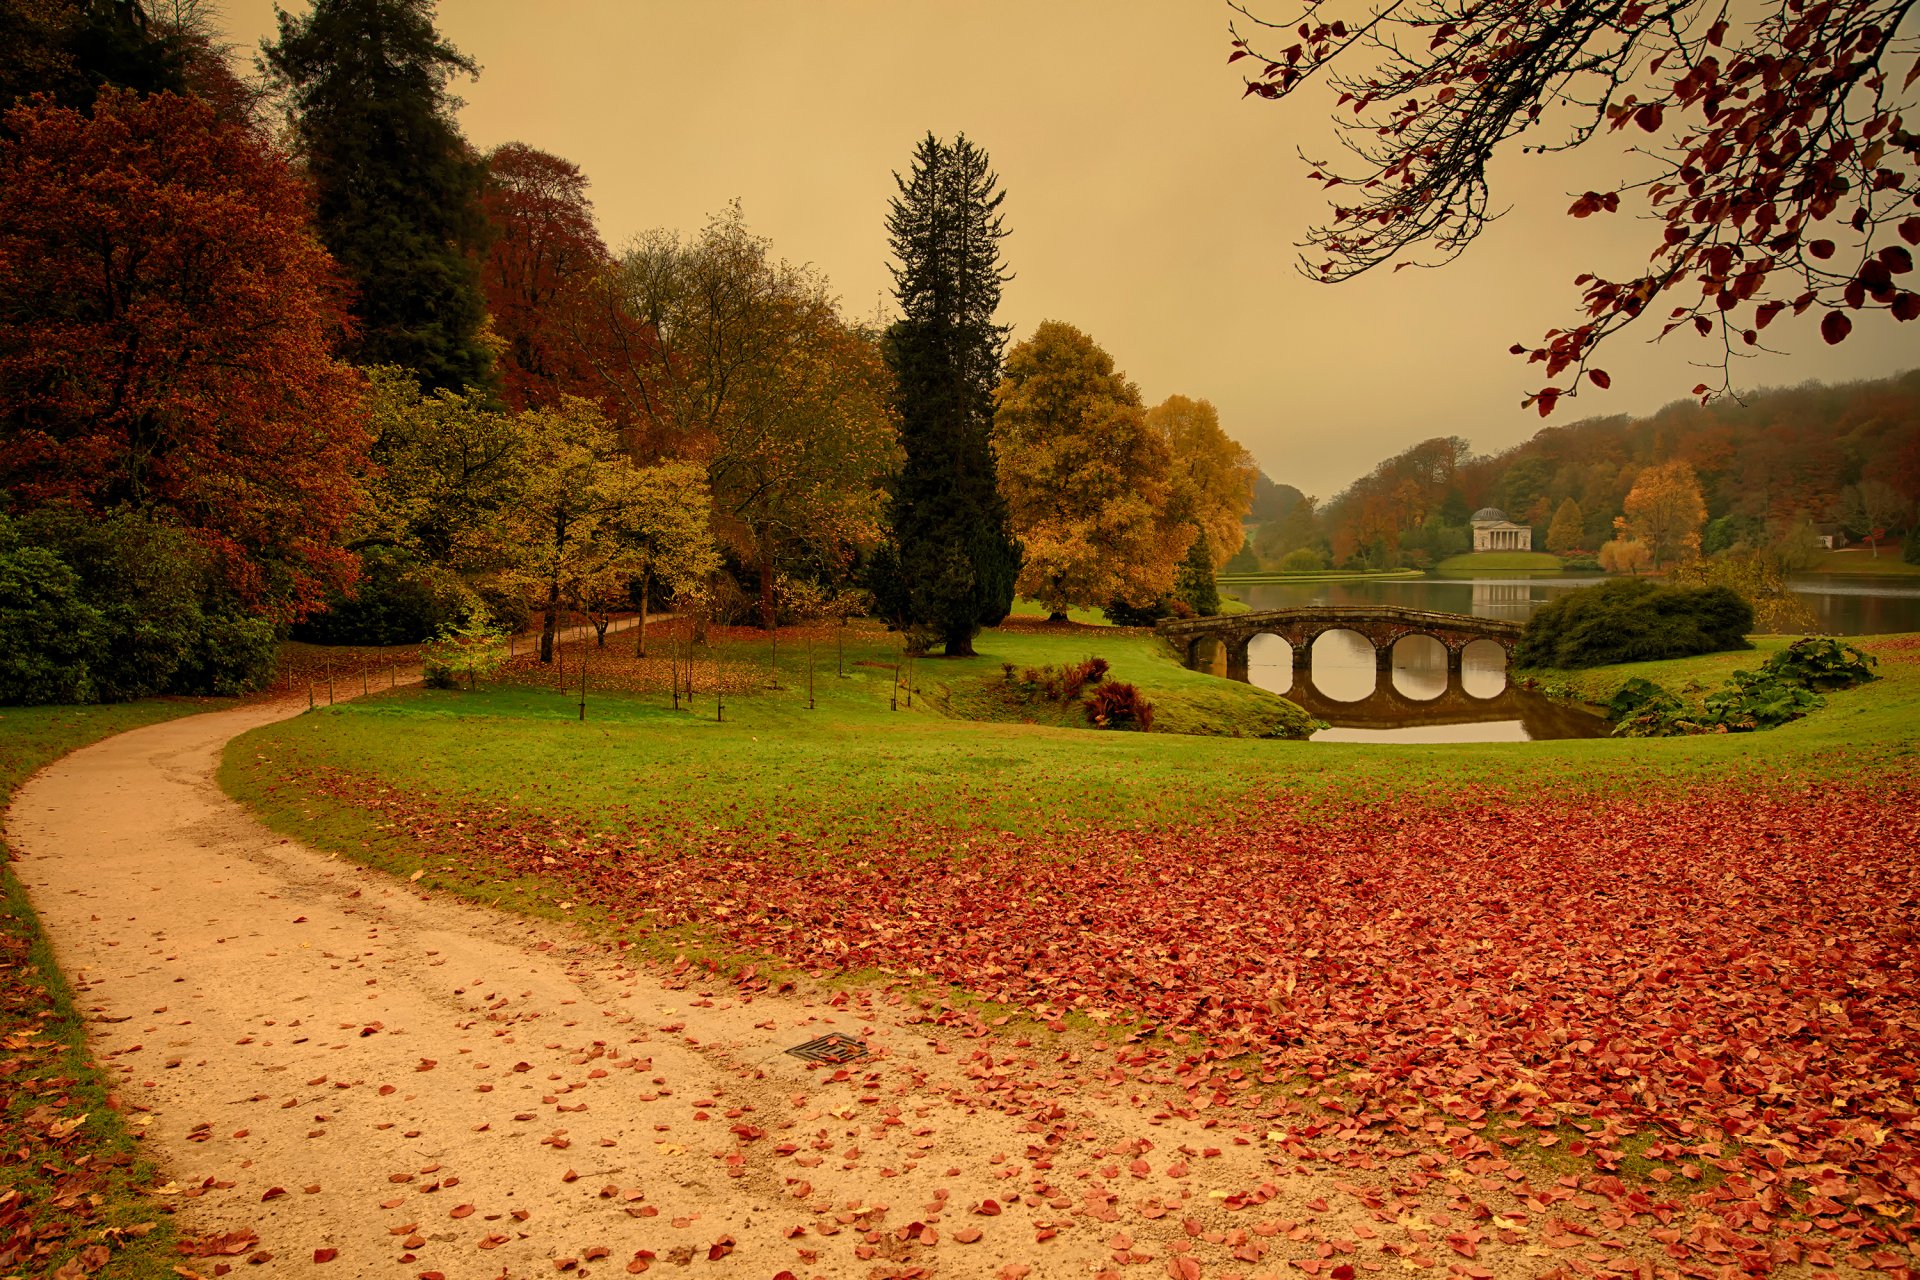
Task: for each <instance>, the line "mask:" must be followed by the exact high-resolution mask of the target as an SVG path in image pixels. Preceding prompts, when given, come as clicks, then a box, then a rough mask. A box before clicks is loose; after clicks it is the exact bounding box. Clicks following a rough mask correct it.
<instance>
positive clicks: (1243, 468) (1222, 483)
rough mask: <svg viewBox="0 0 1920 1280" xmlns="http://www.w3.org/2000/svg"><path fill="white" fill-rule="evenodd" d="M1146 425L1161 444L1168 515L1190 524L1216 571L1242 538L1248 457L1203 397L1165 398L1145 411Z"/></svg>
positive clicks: (1250, 469) (1248, 503) (1248, 498)
mask: <svg viewBox="0 0 1920 1280" xmlns="http://www.w3.org/2000/svg"><path fill="white" fill-rule="evenodd" d="M1147 426H1148V428H1149V429H1150V430H1152V431H1153V433H1154V434H1155V435H1157V436H1159V437H1160V439H1161V441H1162V442H1163V443H1165V444H1166V446H1167V453H1168V455H1169V457H1170V459H1171V462H1172V467H1171V470H1170V473H1169V479H1170V480H1171V481H1172V486H1173V492H1172V495H1171V498H1170V501H1169V503H1168V512H1167V514H1168V516H1169V518H1171V519H1174V520H1179V521H1184V522H1186V523H1188V524H1191V525H1193V526H1194V527H1195V528H1197V529H1198V530H1199V532H1200V536H1201V537H1202V538H1203V539H1205V541H1206V548H1207V555H1208V557H1209V558H1210V559H1211V560H1212V563H1213V568H1214V569H1215V570H1216V571H1217V570H1218V569H1219V568H1220V566H1222V565H1224V564H1225V563H1226V562H1227V561H1228V560H1231V559H1232V558H1233V553H1234V552H1236V551H1238V550H1239V549H1240V544H1241V543H1242V542H1244V541H1245V540H1246V530H1245V527H1244V525H1243V523H1242V522H1243V521H1245V520H1246V518H1247V512H1249V511H1251V510H1252V509H1253V480H1254V477H1255V476H1257V475H1259V474H1260V468H1259V467H1257V466H1255V465H1254V461H1253V455H1252V454H1250V453H1248V452H1247V451H1246V449H1245V448H1244V447H1243V446H1242V445H1241V444H1240V442H1239V441H1237V440H1235V439H1233V438H1232V437H1231V436H1229V435H1228V434H1227V433H1226V432H1225V431H1223V430H1222V429H1221V427H1220V413H1219V410H1217V409H1215V408H1214V407H1213V404H1212V402H1210V401H1207V400H1192V399H1189V398H1187V397H1186V396H1168V397H1167V398H1166V399H1165V400H1162V401H1161V402H1160V403H1159V404H1157V405H1155V406H1154V407H1153V408H1151V409H1149V410H1147Z"/></svg>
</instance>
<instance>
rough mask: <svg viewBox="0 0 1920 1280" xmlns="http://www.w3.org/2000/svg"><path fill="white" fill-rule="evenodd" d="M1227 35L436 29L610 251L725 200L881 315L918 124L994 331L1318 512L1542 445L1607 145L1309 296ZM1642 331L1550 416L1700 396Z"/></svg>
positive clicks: (1638, 240)
mask: <svg viewBox="0 0 1920 1280" xmlns="http://www.w3.org/2000/svg"><path fill="white" fill-rule="evenodd" d="M283 3H287V4H288V5H289V6H290V7H293V8H295V9H296V10H299V9H301V8H302V7H303V5H304V0H283ZM222 7H223V11H224V14H225V17H226V20H227V26H228V29H229V31H230V33H231V36H232V38H233V39H234V40H235V41H236V42H237V43H239V44H241V45H243V46H248V47H252V46H256V45H257V44H258V42H259V40H260V39H261V37H262V36H264V35H266V34H268V33H270V32H271V31H272V30H273V4H272V0H224V2H223V6H222ZM1228 17H1229V11H1228V10H1227V8H1226V7H1225V6H1224V5H1222V4H1217V3H1214V2H1213V0H1039V2H1036V0H805V2H795V0H538V2H537V3H528V2H527V0H445V2H444V3H443V4H442V5H441V13H440V27H441V30H442V31H443V32H444V33H445V34H446V35H447V36H448V37H449V38H450V39H452V40H453V41H454V43H455V44H457V45H458V46H459V47H460V48H461V49H462V50H464V51H465V52H467V53H468V54H470V55H472V56H473V57H474V58H475V59H476V60H478V61H479V63H480V64H481V68H482V71H481V75H480V78H479V80H478V81H477V82H474V83H467V84H463V85H461V86H460V87H459V93H460V95H461V96H462V97H463V98H464V99H465V101H466V106H465V107H464V109H463V110H462V111H461V113H460V119H461V123H462V125H463V127H464V128H465V130H466V132H467V135H468V137H469V138H471V139H472V141H473V142H474V143H475V144H476V145H478V146H480V147H482V148H486V147H491V146H495V145H497V144H499V143H502V142H507V141H513V140H518V141H521V142H525V143H528V144H530V145H532V146H536V147H540V148H543V149H545V150H548V151H553V152H555V153H557V154H559V155H563V156H565V157H567V158H568V159H570V160H573V161H574V162H576V163H577V164H579V165H580V166H581V167H582V168H583V169H584V170H585V171H586V173H587V175H588V177H589V178H590V179H591V180H592V184H593V185H592V195H593V200H594V204H595V207H596V209H597V211H598V214H599V219H600V227H601V231H602V234H603V235H604V236H605V237H606V240H607V242H608V244H609V245H611V246H613V247H614V248H615V249H618V248H619V247H620V245H621V244H622V243H623V242H624V241H626V240H627V239H628V238H629V237H631V236H633V235H634V234H635V233H637V232H639V231H641V230H643V229H645V228H648V227H653V226H669V227H678V228H682V229H687V230H692V229H696V228H698V226H699V225H700V224H701V223H702V222H703V221H704V219H705V218H706V216H707V215H708V214H709V213H711V212H712V211H714V210H716V209H718V208H721V207H722V206H723V205H725V203H726V202H727V201H729V200H732V199H735V198H738V199H739V200H741V202H742V204H743V207H744V209H745V211H746V215H747V219H748V222H749V223H750V225H751V226H752V227H753V228H754V230H755V231H757V232H759V233H760V234H763V235H766V236H768V237H770V238H771V239H772V240H773V242H774V245H775V247H776V249H777V250H778V252H779V253H781V254H782V255H783V256H786V257H788V258H791V259H793V260H796V261H805V262H810V263H812V264H813V265H814V266H816V267H817V268H819V269H820V270H821V271H823V272H824V273H825V274H826V275H827V277H828V278H829V279H830V280H831V281H832V283H833V286H834V288H835V291H836V292H837V293H838V294H839V295H840V297H841V298H842V299H843V301H844V304H845V306H846V308H847V310H848V311H849V312H851V313H854V314H856V315H860V316H871V315H872V314H873V311H874V307H875V304H876V301H877V300H878V299H879V298H880V296H881V295H882V293H883V292H884V291H886V290H887V289H888V288H889V287H890V284H891V278H890V277H889V275H888V274H887V246H886V233H885V227H884V219H885V216H886V208H887V200H888V197H889V196H890V195H891V194H892V191H893V181H892V177H891V173H892V171H893V170H894V169H896V168H902V167H904V166H905V165H906V164H907V162H908V158H909V154H910V152H911V150H912V147H913V144H914V142H915V141H916V139H918V138H919V137H920V136H921V135H922V134H924V133H925V132H926V131H927V130H929V129H931V130H933V131H934V132H935V133H938V134H941V135H943V136H946V135H951V134H953V133H956V132H960V131H964V132H966V133H967V134H968V135H969V136H971V137H972V138H973V139H974V140H975V141H976V142H978V143H980V144H981V145H983V146H984V147H985V148H986V149H987V150H988V152H989V153H990V154H991V155H992V157H993V160H994V164H995V167H996V168H997V169H998V170H999V173H1000V177H1001V183H1002V186H1003V187H1004V189H1005V190H1006V192H1007V199H1006V204H1005V206H1004V209H1005V213H1006V221H1007V225H1008V227H1009V229H1010V230H1011V232H1012V234H1011V236H1010V237H1009V238H1008V239H1007V241H1006V242H1005V246H1004V247H1005V252H1006V256H1007V260H1008V263H1009V265H1010V266H1011V267H1012V269H1013V270H1014V271H1015V272H1016V273H1017V275H1018V278H1017V279H1016V280H1015V281H1014V282H1013V283H1012V284H1010V285H1009V286H1008V287H1007V290H1006V293H1005V297H1004V301H1003V304H1002V309H1001V318H1002V319H1003V320H1004V321H1006V322H1009V323H1011V324H1012V325H1013V326H1014V337H1015V339H1016V340H1018V339H1019V338H1020V337H1023V336H1025V335H1026V334H1028V333H1030V332H1031V331H1032V330H1033V328H1034V326H1035V325H1036V324H1038V323H1039V322H1040V321H1041V320H1043V319H1060V320H1066V321H1069V322H1071V323H1073V324H1075V325H1078V326H1079V327H1080V328H1082V329H1085V330H1086V331H1088V332H1089V333H1091V334H1092V335H1093V336H1094V338H1095V339H1096V340H1097V341H1099V342H1100V343H1101V344H1102V345H1103V346H1105V347H1106V348H1107V350H1109V351H1110V352H1112V353H1113V355H1114V358H1115V360H1116V361H1117V362H1118V363H1119V365H1120V367H1121V368H1123V369H1125V370H1126V371H1127V373H1128V375H1129V376H1130V377H1132V378H1133V379H1134V380H1135V381H1136V382H1137V383H1139V385H1140V389H1141V392H1142V394H1144V395H1145V396H1146V397H1147V399H1148V401H1149V402H1150V403H1151V402H1154V401H1157V400H1160V399H1162V398H1164V397H1166V396H1168V395H1171V394H1174V393H1180V394H1185V395H1190V396H1196V397H1198V396H1204V397H1206V398H1208V399H1210V400H1212V401H1213V402H1214V403H1215V404H1216V405H1218V406H1219V408H1220V415H1221V420H1222V424H1223V425H1224V426H1225V427H1226V428H1227V430H1228V431H1229V432H1230V433H1231V434H1233V435H1234V436H1235V437H1236V438H1238V439H1239V440H1241V441H1242V442H1243V443H1244V444H1246V445H1247V447H1248V448H1249V449H1251V450H1252V451H1253V453H1254V455H1255V457H1256V458H1258V459H1259V461H1260V464H1261V466H1262V468H1263V469H1265V471H1266V472H1267V474H1268V475H1270V476H1272V477H1273V478H1274V479H1276V480H1279V481H1282V482H1285V483H1290V484H1294V485H1298V486H1299V487H1300V488H1302V489H1304V490H1306V491H1307V492H1309V493H1317V494H1319V495H1320V496H1322V497H1330V496H1331V495H1332V494H1333V493H1334V492H1335V491H1337V490H1338V489H1340V488H1341V487H1343V486H1344V485H1345V484H1347V483H1348V482H1349V481H1350V480H1352V479H1353V478H1354V477H1355V476H1356V475H1358V474H1360V473H1362V472H1364V471H1366V470H1368V469H1369V468H1371V467H1372V466H1373V464H1374V463H1376V462H1378V461H1379V460H1380V459H1382V458H1383V457H1386V456H1387V455H1389V454H1391V453H1395V452H1397V451H1399V450H1400V449H1402V448H1404V447H1405V446H1407V445H1409V444H1412V443H1414V442H1415V441H1417V440H1420V439H1423V438H1425V437H1428V436H1433V435H1452V434H1458V435H1463V436H1465V437H1467V438H1468V439H1469V440H1471V441H1472V442H1473V444H1474V446H1475V448H1476V449H1478V450H1481V451H1488V452H1490V451H1493V450H1496V449H1499V448H1503V447H1505V446H1507V445H1510V444H1513V443H1515V442H1517V441H1520V440H1523V439H1525V438H1526V437H1527V436H1529V435H1531V434H1532V433H1533V432H1534V431H1535V430H1537V429H1538V428H1539V427H1540V426H1541V422H1540V419H1539V418H1538V416H1537V415H1536V414H1534V413H1533V412H1531V411H1526V412H1523V411H1522V410H1521V409H1520V408H1519V402H1520V398H1521V396H1522V394H1523V392H1525V391H1527V390H1530V389H1532V388H1534V387H1537V386H1538V385H1540V384H1541V383H1542V382H1543V381H1544V379H1541V378H1540V377H1539V376H1538V372H1537V368H1535V369H1530V368H1529V367H1527V366H1526V365H1525V364H1524V362H1523V361H1520V360H1518V359H1515V358H1514V357H1512V356H1509V355H1507V354H1506V349H1507V347H1508V345H1510V344H1511V343H1513V342H1516V341H1525V342H1528V343H1533V342H1536V341H1537V340H1538V339H1539V336H1540V335H1541V334H1542V333H1543V332H1544V331H1545V330H1546V329H1548V328H1550V327H1553V326H1556V325H1561V324H1565V323H1567V322H1569V321H1570V320H1571V319H1572V318H1573V317H1574V314H1575V313H1574V303H1575V302H1576V300H1577V295H1576V293H1575V291H1574V290H1573V288H1572V278H1573V277H1574V276H1575V275H1576V274H1578V273H1579V272H1581V271H1583V270H1588V269H1593V268H1598V269H1600V270H1602V271H1607V270H1613V271H1618V272H1622V273H1624V272H1625V271H1628V270H1631V269H1632V265H1633V263H1634V262H1635V261H1636V260H1644V256H1645V253H1646V251H1647V250H1648V249H1650V248H1651V247H1652V245H1653V243H1654V241H1653V238H1652V233H1651V231H1650V227H1649V224H1647V223H1644V222H1638V221H1636V220H1635V219H1633V218H1631V217H1628V216H1620V217H1615V218H1611V219H1608V218H1594V219H1589V220H1587V221H1584V222H1575V221H1574V220H1572V219H1570V218H1567V217H1566V216H1565V214H1564V211H1565V209H1566V206H1567V204H1568V197H1567V194H1566V193H1567V192H1568V191H1578V190H1584V189H1586V188H1588V187H1592V186H1599V185H1601V184H1602V183H1603V182H1604V181H1605V180H1606V179H1607V177H1608V174H1607V173H1605V172H1603V171H1601V169H1600V166H1599V163H1598V162H1599V161H1600V160H1601V157H1599V156H1598V155H1594V156H1585V155H1576V156H1573V157H1551V158H1540V159H1536V158H1534V157H1513V158H1510V159H1509V160H1508V161H1506V162H1505V163H1504V165H1503V166H1502V171H1501V172H1502V176H1501V178H1500V180H1499V183H1500V185H1498V186H1497V187H1496V190H1495V197H1496V201H1497V202H1503V203H1505V204H1508V205H1510V206H1512V212H1511V214H1510V215H1509V216H1508V217H1507V218H1506V219H1505V220H1504V221H1502V222H1500V223H1498V224H1496V226H1495V227H1494V228H1493V229H1492V230H1491V231H1490V232H1489V233H1488V234H1487V235H1486V236H1485V237H1483V238H1482V239H1481V241H1480V242H1479V243H1478V244H1477V245H1475V246H1474V248H1473V249H1472V250H1470V251H1469V252H1468V254H1467V255H1466V256H1465V257H1464V258H1462V259H1461V260H1459V261H1457V262H1455V263H1453V264H1452V265H1451V266H1448V267H1446V268H1444V269H1442V270H1438V271H1413V270H1409V271H1403V272H1399V273H1390V274H1383V275H1379V276H1377V277H1372V278H1363V279H1361V280H1359V281H1355V282H1353V283H1350V284H1346V285H1342V286H1338V287H1328V286H1324V285H1317V284H1314V283H1312V282H1310V281H1308V280H1305V279H1303V278H1301V277H1300V276H1299V275H1298V274H1297V273H1296V272H1295V270H1294V252H1293V249H1292V247H1291V246H1292V243H1293V241H1294V240H1295V239H1297V238H1298V236H1299V235H1300V233H1301V232H1302V230H1303V229H1304V228H1305V227H1306V226H1307V224H1308V223H1309V221H1310V220H1313V219H1315V218H1317V217H1319V216H1320V214H1321V213H1322V212H1323V210H1324V204H1323V203H1322V201H1321V198H1320V196H1319V193H1318V190H1317V188H1316V187H1314V186H1313V185H1311V184H1309V183H1307V182H1306V181H1305V180H1304V177H1303V173H1304V170H1303V168H1302V166H1301V165H1300V164H1299V163H1298V161H1297V160H1296V158H1295V149H1296V147H1304V148H1306V149H1307V150H1308V151H1309V152H1310V153H1312V154H1315V155H1321V156H1324V155H1327V154H1330V153H1331V150H1332V148H1331V147H1330V146H1329V145H1328V140H1329V138H1330V136H1331V132H1330V125H1329V122H1328V119H1327V117H1326V115H1325V114H1324V112H1322V111H1320V110H1316V109H1315V108H1314V106H1313V104H1310V103H1308V102H1306V101H1304V100H1303V101H1301V102H1297V103H1286V104H1279V105H1275V104H1269V103H1262V102H1259V101H1257V100H1244V101H1243V100H1242V98H1241V80H1240V78H1239V75H1238V74H1237V68H1230V67H1228V66H1227V65H1226V56H1227V53H1228V47H1227V41H1228V35H1227V29H1226V28H1227V19H1228ZM1649 336H1651V334H1650V331H1649V333H1648V334H1646V335H1640V334H1632V333H1630V334H1629V335H1627V336H1626V337H1624V338H1622V339H1616V340H1615V345H1614V346H1613V347H1611V348H1609V349H1607V350H1606V351H1605V353H1604V355H1603V358H1602V359H1601V360H1600V362H1599V363H1600V364H1602V365H1603V366H1604V367H1605V368H1607V369H1608V371H1609V372H1611V373H1612V375H1613V390H1612V391H1611V392H1610V393H1602V392H1599V391H1598V390H1597V389H1593V388H1589V389H1587V390H1586V391H1584V392H1583V393H1582V394H1581V396H1580V398H1579V399H1578V400H1576V401H1573V402H1571V403H1568V404H1566V405H1564V406H1563V407H1562V408H1561V409H1560V410H1559V411H1558V412H1557V413H1556V414H1555V415H1554V417H1553V418H1552V419H1551V420H1550V421H1551V422H1555V423H1562V422H1571V421H1575V420H1577V419H1578V418H1580V417H1584V416H1590V415H1596V414H1603V413H1644V412H1648V411H1651V410H1653V409H1655V408H1657V407H1659V406H1660V405H1661V404H1663V403H1665V402H1667V401H1669V400H1673V399H1676V398H1678V397H1680V396H1682V395H1684V394H1685V392H1686V390H1687V388H1689V387H1691V386H1692V385H1693V384H1694V383H1695V382H1698V381H1701V380H1703V374H1702V371H1700V370H1698V369H1695V368H1693V367H1690V364H1689V362H1690V361H1695V360H1705V359H1709V358H1711V355H1712V352H1711V349H1710V348H1709V347H1708V345H1707V344H1705V343H1702V342H1698V341H1697V340H1693V339H1690V338H1686V337H1684V336H1683V335H1680V334H1675V335H1674V337H1673V338H1672V339H1670V340H1669V341H1668V342H1667V343H1666V344H1664V345H1663V346H1659V347H1654V346H1651V345H1648V344H1647V343H1646V341H1645V338H1646V337H1649ZM1768 336H1769V337H1770V338H1771V339H1773V340H1774V343H1775V345H1776V346H1779V347H1781V348H1782V349H1783V351H1784V352H1785V353H1786V354H1783V355H1780V356H1768V357H1762V358H1760V359H1756V360H1752V361H1746V362H1743V363H1742V364H1741V366H1740V368H1739V370H1738V372H1737V373H1736V378H1737V380H1738V382H1739V385H1742V386H1745V387H1747V388H1752V387H1756V386H1761V385H1768V384H1779V383H1791V382H1800V381H1804V380H1807V379H1814V378H1817V379H1823V380H1828V381H1833V380H1844V379H1849V378H1860V377H1878V376H1882V375H1885V374H1888V373H1893V372H1897V371H1899V370H1901V369H1904V368H1909V367H1914V366H1920V346H1916V343H1915V337H1916V336H1920V325H1912V326H1905V327H1903V326H1900V325H1898V324H1896V322H1894V321H1893V320H1891V319H1888V318H1886V317H1885V316H1884V313H1881V314H1876V315H1874V316H1872V317H1869V318H1867V319H1866V320H1865V322H1863V323H1861V324H1860V325H1859V326H1858V327H1857V328H1856V330H1855V333H1854V336H1853V337H1852V339H1850V340H1849V341H1848V342H1846V343H1845V344H1843V345H1842V346H1840V347H1837V348H1830V347H1826V346H1825V345H1824V344H1823V343H1822V342H1821V341H1820V338H1819V335H1818V334H1817V333H1816V332H1815V331H1814V329H1813V327H1812V326H1811V325H1808V324H1799V323H1794V324H1789V323H1786V322H1777V323H1776V324H1775V325H1774V326H1773V328H1772V329H1771V330H1770V331H1769V335H1768ZM1705 376H1706V377H1708V378H1711V377H1712V376H1713V375H1710V374H1709V375H1705Z"/></svg>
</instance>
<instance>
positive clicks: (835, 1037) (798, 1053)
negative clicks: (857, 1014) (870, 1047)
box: [787, 1031, 867, 1062]
mask: <svg viewBox="0 0 1920 1280" xmlns="http://www.w3.org/2000/svg"><path fill="white" fill-rule="evenodd" d="M787 1052H788V1053H790V1054H792V1055H793V1056H794V1057H796V1058H805V1059H806V1060H807V1061H808V1062H852V1061H853V1060H854V1059H855V1058H864V1057H866V1056H867V1046H866V1045H864V1044H862V1043H861V1042H860V1041H858V1040H855V1039H854V1038H853V1037H852V1036H843V1035H841V1034H840V1033H839V1032H838V1031H829V1032H827V1034H825V1035H823V1036H821V1037H820V1038H818V1039H817V1040H809V1041H807V1042H806V1043H805V1044H797V1045H795V1046H793V1048H791V1049H789V1050H787Z"/></svg>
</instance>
